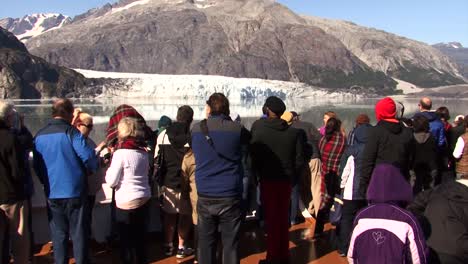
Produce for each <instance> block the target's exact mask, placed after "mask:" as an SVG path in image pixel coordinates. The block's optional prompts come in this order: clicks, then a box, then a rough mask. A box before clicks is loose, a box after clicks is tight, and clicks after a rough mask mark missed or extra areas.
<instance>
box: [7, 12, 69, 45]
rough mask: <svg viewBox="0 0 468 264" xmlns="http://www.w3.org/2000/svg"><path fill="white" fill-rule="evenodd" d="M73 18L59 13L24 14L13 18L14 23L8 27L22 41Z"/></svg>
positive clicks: (62, 24) (53, 28)
mask: <svg viewBox="0 0 468 264" xmlns="http://www.w3.org/2000/svg"><path fill="white" fill-rule="evenodd" d="M70 21H71V19H70V18H69V17H68V16H64V15H62V14H58V13H47V14H43V13H39V14H32V15H27V16H24V17H23V18H21V19H20V18H17V19H14V20H12V23H11V24H10V25H9V26H8V27H7V28H6V29H7V30H8V31H11V32H13V34H15V35H16V37H17V38H18V39H19V40H21V41H22V42H26V41H27V40H28V39H30V38H33V37H37V36H39V35H41V34H43V33H45V32H47V31H51V30H55V29H57V28H61V27H63V26H64V25H65V24H67V23H69V22H70Z"/></svg>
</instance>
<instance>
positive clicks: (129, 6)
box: [111, 0, 150, 14]
mask: <svg viewBox="0 0 468 264" xmlns="http://www.w3.org/2000/svg"><path fill="white" fill-rule="evenodd" d="M149 1H150V0H140V1H136V2H133V3H130V4H128V5H126V6H123V7H119V8H113V9H112V12H111V13H112V14H115V13H118V12H122V11H124V10H127V9H130V8H132V7H135V6H138V5H144V4H147V3H148V2H149Z"/></svg>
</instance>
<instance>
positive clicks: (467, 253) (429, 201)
mask: <svg viewBox="0 0 468 264" xmlns="http://www.w3.org/2000/svg"><path fill="white" fill-rule="evenodd" d="M408 209H409V210H410V211H412V212H413V213H414V214H415V215H416V216H418V218H419V219H420V220H421V225H422V226H423V229H424V231H425V234H426V236H427V244H428V245H429V247H431V249H432V250H433V253H435V256H434V258H433V261H432V262H430V263H453V264H458V263H459V264H462V263H464V264H466V263H468V187H467V186H466V185H463V184H461V183H459V182H455V181H452V182H448V183H444V184H442V185H439V186H438V187H436V188H435V189H433V190H429V191H425V192H423V193H421V194H420V195H418V196H417V197H416V199H415V200H414V202H413V203H412V204H410V206H409V207H408Z"/></svg>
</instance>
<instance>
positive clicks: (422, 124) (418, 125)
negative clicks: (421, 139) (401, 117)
mask: <svg viewBox="0 0 468 264" xmlns="http://www.w3.org/2000/svg"><path fill="white" fill-rule="evenodd" d="M413 130H414V133H421V132H424V133H428V132H429V120H428V119H427V118H426V117H424V116H416V117H415V118H414V119H413Z"/></svg>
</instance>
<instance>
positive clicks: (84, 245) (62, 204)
mask: <svg viewBox="0 0 468 264" xmlns="http://www.w3.org/2000/svg"><path fill="white" fill-rule="evenodd" d="M48 210H49V227H50V231H51V236H52V243H53V246H54V258H55V263H56V264H68V259H69V256H68V239H69V237H70V236H71V238H72V241H73V255H74V257H75V263H77V264H82V263H88V262H89V256H88V239H89V238H88V232H87V223H85V222H86V219H85V210H86V198H67V199H49V200H48Z"/></svg>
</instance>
